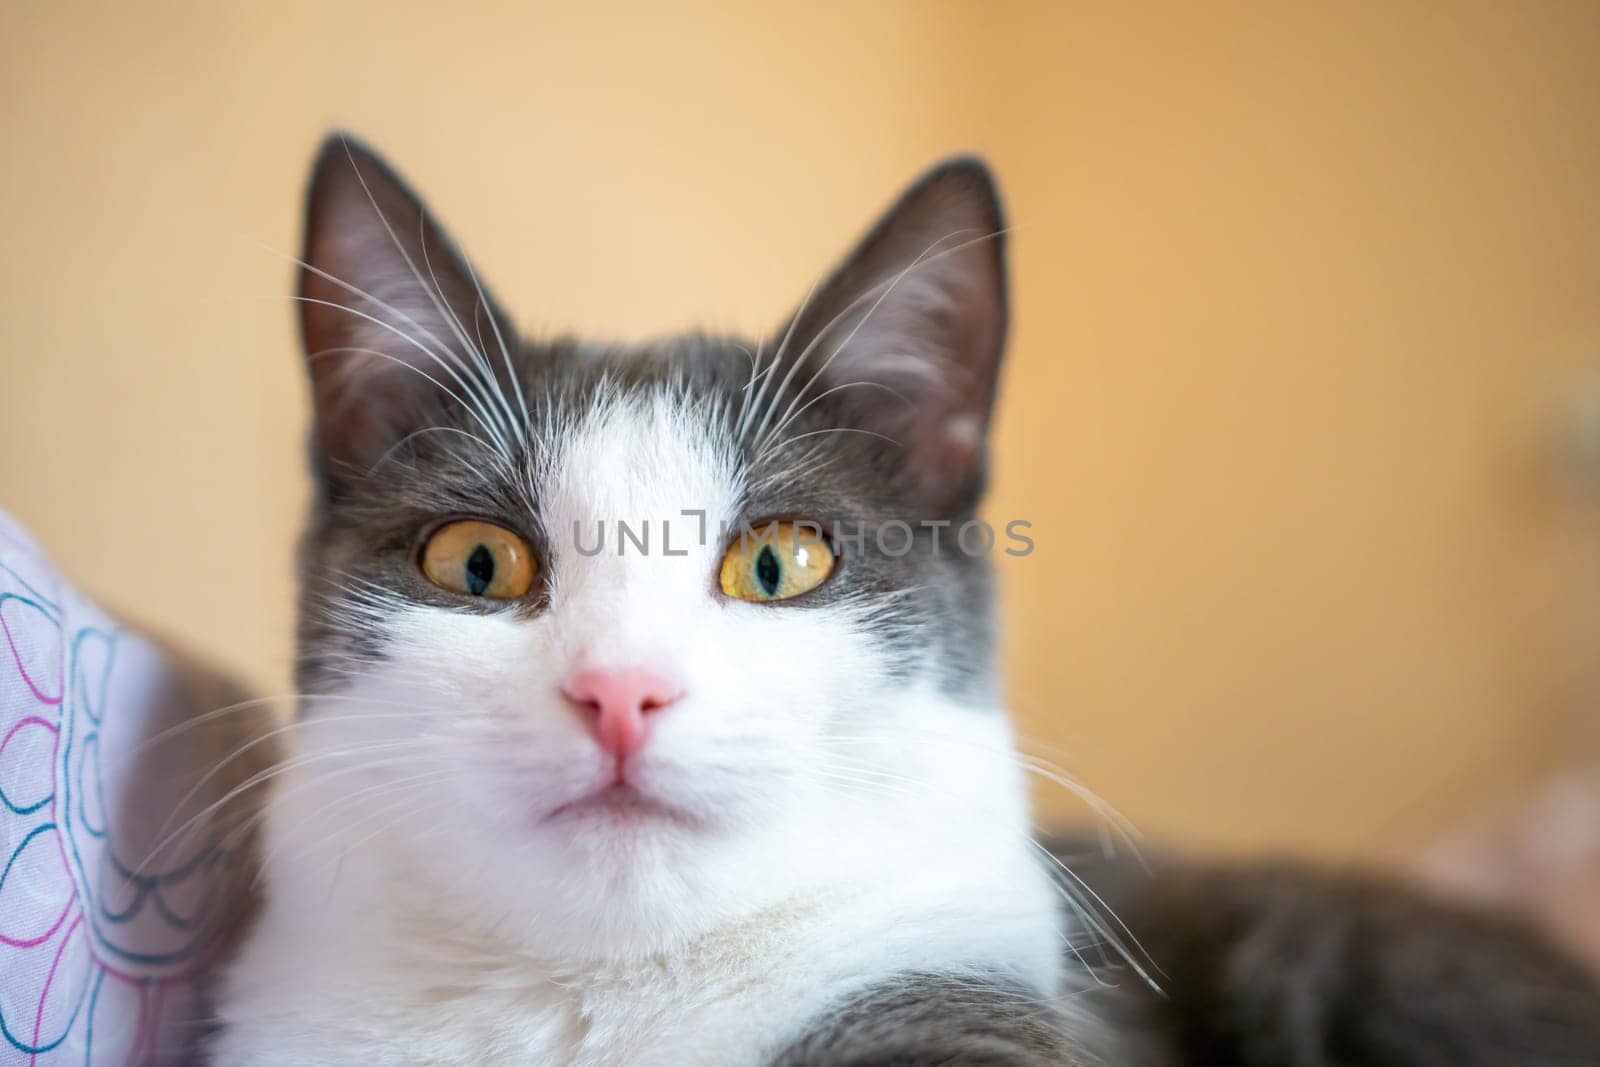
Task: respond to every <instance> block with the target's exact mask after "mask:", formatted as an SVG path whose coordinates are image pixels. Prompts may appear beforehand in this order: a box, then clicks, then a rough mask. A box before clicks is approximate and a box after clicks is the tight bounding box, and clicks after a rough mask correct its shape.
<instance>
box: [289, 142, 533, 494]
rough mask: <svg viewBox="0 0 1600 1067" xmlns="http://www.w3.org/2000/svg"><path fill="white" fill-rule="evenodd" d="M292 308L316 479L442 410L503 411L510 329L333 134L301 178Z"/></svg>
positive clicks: (399, 192) (386, 178)
mask: <svg viewBox="0 0 1600 1067" xmlns="http://www.w3.org/2000/svg"><path fill="white" fill-rule="evenodd" d="M299 306H300V326H301V336H302V339H303V341H304V344H305V352H306V360H307V364H308V367H309V370H310V373H311V381H312V392H313V396H314V400H315V408H316V443H317V446H318V450H317V451H318V455H317V457H316V459H317V466H318V467H319V469H320V470H321V471H322V472H323V473H324V475H328V476H337V475H338V473H339V472H341V471H349V470H357V471H360V470H365V469H367V468H368V467H370V466H371V465H372V464H374V463H376V462H377V461H378V460H379V459H380V458H381V457H382V456H383V455H384V454H385V453H386V452H387V451H388V450H389V449H391V448H392V447H393V446H394V445H395V444H396V443H397V442H399V441H401V440H402V439H403V438H404V437H405V436H406V435H407V434H410V433H413V432H415V431H416V430H418V429H421V428H423V427H424V426H426V425H428V424H429V422H430V419H431V418H432V417H433V415H434V414H435V413H437V412H439V411H440V410H441V409H443V408H445V407H450V406H455V407H462V408H465V409H468V410H472V409H476V414H474V415H472V416H470V417H472V418H477V419H479V420H480V421H494V419H495V416H497V415H500V414H504V413H503V412H500V411H498V410H496V408H495V406H494V402H495V401H496V400H497V399H503V397H504V395H505V394H504V392H498V391H497V390H498V389H499V388H501V387H502V385H503V383H502V382H501V380H500V379H501V376H502V374H508V373H509V370H507V369H506V366H505V364H506V359H507V357H506V356H505V352H506V348H505V345H507V344H509V343H511V338H512V326H511V322H510V320H509V319H508V318H507V317H506V316H505V315H504V314H503V313H502V312H501V311H500V310H499V309H498V308H497V307H496V305H495V304H494V302H493V300H492V299H491V298H490V296H489V294H488V290H487V289H486V288H485V287H484V286H483V285H481V284H480V282H479V280H478V279H477V277H476V276H475V275H474V273H473V271H472V268H471V267H470V266H469V265H468V264H467V261H466V260H465V259H464V258H463V257H462V256H461V255H460V253H458V252H457V251H456V248H455V245H454V244H452V243H451V241H450V238H449V237H448V236H447V235H446V234H445V232H444V230H443V228H442V227H440V225H439V224H438V222H437V221H436V220H435V219H434V218H433V216H432V214H431V213H430V212H429V211H428V209H427V208H426V207H425V206H424V205H423V203H422V201H421V200H420V199H419V198H418V197H417V196H416V194H414V193H413V192H412V191H411V190H410V189H409V188H407V186H406V184H405V182H403V181H402V180H401V179H400V178H399V176H397V175H396V174H395V173H394V171H392V170H390V169H389V167H388V166H387V165H386V164H385V163H384V162H383V161H382V160H381V159H380V158H379V157H378V156H377V155H376V154H374V153H373V152H372V151H371V150H369V149H367V148H366V147H365V146H363V145H361V144H360V143H358V142H356V141H355V140H353V139H351V138H349V137H347V136H344V135H341V134H335V135H333V136H331V137H329V138H328V140H327V141H326V142H324V144H323V146H322V150H321V152H320V153H319V154H318V156H317V161H316V165H315V167H314V168H313V170H312V173H311V184H310V189H309V191H308V194H307V199H306V231H305V251H304V253H303V255H302V263H301V271H300V301H299ZM476 428H477V427H475V429H476Z"/></svg>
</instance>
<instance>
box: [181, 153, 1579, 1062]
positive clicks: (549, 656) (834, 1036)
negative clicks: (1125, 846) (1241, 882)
mask: <svg viewBox="0 0 1600 1067" xmlns="http://www.w3.org/2000/svg"><path fill="white" fill-rule="evenodd" d="M310 204H311V211H310V218H309V226H308V240H307V253H306V266H305V270H304V273H303V274H302V301H303V305H302V306H303V308H304V312H303V324H304V328H305V335H306V344H307V349H308V353H309V354H310V369H311V373H312V380H313V384H314V393H315V398H316V407H317V419H316V434H315V446H314V449H313V457H314V467H315V469H316V472H317V475H318V495H317V502H316V506H315V509H314V514H313V519H312V523H311V526H310V528H309V530H308V532H307V535H306V538H305V541H304V543H303V567H304V589H303V591H304V597H303V607H302V615H301V624H300V656H299V664H298V674H299V681H300V687H301V689H302V690H303V691H304V692H305V693H306V694H308V695H307V696H306V697H304V698H303V702H302V707H301V709H300V717H299V719H298V721H297V723H296V725H295V728H294V729H293V730H292V731H291V740H292V746H291V748H292V752H291V755H290V757H289V759H288V762H287V763H286V764H285V769H284V771H283V773H282V774H281V775H280V776H279V777H278V779H277V781H276V782H275V783H274V797H273V800H272V801H271V803H270V807H269V813H268V816H267V819H266V823H265V844H264V880H265V884H266V899H265V905H264V908H263V910H262V912H261V914H260V916H259V919H258V921H257V923H256V925H255V927H254V928H253V930H252V931H251V933H250V937H249V941H248V944H247V945H246V946H245V948H244V950H243V952H242V954H241V956H240V957H239V959H238V960H237V961H236V962H235V963H234V965H233V966H232V967H231V969H230V971H229V973H228V975H227V979H226V983H225V986H224V989H223V991H222V995H221V998H220V1003H219V1017H220V1022H221V1028H220V1031H219V1033H218V1035H217V1039H216V1042H215V1043H214V1046H213V1054H214V1057H215V1059H216V1061H217V1062H219V1063H229V1064H231V1063H250V1062H278V1063H306V1062H350V1063H373V1062H390V1063H398V1062H436V1063H437V1062H528V1063H552V1064H593V1065H601V1064H607V1065H609V1064H627V1063H639V1064H644V1063H649V1064H680V1063H684V1064H691V1063H707V1064H740V1063H763V1062H774V1061H775V1062H779V1063H783V1064H786V1065H796V1067H798V1065H804V1064H831V1063H860V1064H869V1063H884V1064H887V1063H904V1064H918V1063H937V1062H949V1063H997V1064H998V1063H1072V1062H1084V1063H1089V1062H1116V1063H1126V1062H1133V1061H1132V1060H1131V1059H1128V1058H1127V1057H1128V1056H1132V1055H1134V1054H1135V1053H1134V1052H1132V1051H1131V1049H1132V1046H1129V1049H1130V1051H1128V1052H1127V1053H1119V1052H1115V1051H1112V1049H1113V1044H1112V1042H1113V1041H1115V1040H1117V1036H1118V1035H1116V1034H1114V1033H1112V1028H1110V1027H1102V1026H1099V1025H1097V1024H1096V1023H1095V1021H1094V1019H1095V1018H1096V1017H1097V1016H1103V1017H1104V1018H1105V1019H1107V1020H1109V1021H1115V1020H1118V1019H1121V1018H1123V1016H1122V1015H1121V1014H1120V1009H1119V1007H1118V1005H1117V1004H1116V1003H1115V1001H1116V1000H1118V999H1119V998H1118V996H1117V995H1115V993H1114V991H1113V990H1112V989H1111V987H1109V986H1106V985H1097V984H1096V981H1097V980H1096V979H1095V978H1094V977H1093V976H1091V975H1089V974H1088V973H1087V969H1086V966H1085V965H1084V963H1083V960H1084V958H1085V957H1084V956H1083V955H1081V954H1079V953H1077V952H1075V951H1074V950H1075V949H1080V948H1081V949H1084V950H1085V951H1090V950H1100V949H1104V948H1105V946H1104V945H1103V944H1101V942H1103V940H1104V935H1105V934H1106V933H1107V932H1108V930H1109V928H1108V927H1099V928H1096V927H1095V924H1094V923H1093V921H1092V920H1091V921H1090V922H1089V923H1088V924H1087V925H1081V924H1080V923H1079V921H1078V919H1079V915H1080V913H1079V912H1077V911H1075V910H1070V909H1068V908H1066V907H1064V906H1063V899H1064V898H1063V895H1062V893H1061V888H1060V887H1058V886H1057V885H1056V884H1055V882H1054V881H1053V879H1052V872H1051V869H1050V864H1049V862H1047V857H1046V856H1045V855H1044V854H1043V852H1042V850H1041V849H1040V848H1039V847H1038V846H1036V845H1035V844H1034V842H1033V841H1032V839H1031V837H1030V832H1031V827H1030V824H1029V817H1028V808H1027V803H1026V799H1025V788H1024V781H1023V773H1022V767H1021V765H1020V764H1019V761H1018V760H1017V759H1016V757H1015V754H1014V751H1013V747H1012V739H1011V734H1010V729H1009V726H1008V725H1007V721H1006V717H1005V714H1004V712H1003V710H1002V709H1001V708H1000V707H999V705H998V702H997V694H998V692H999V685H998V681H997V678H996V675H995V671H994V663H993V659H994V648H993V645H994V640H993V630H994V620H993V603H992V593H991V584H992V580H991V569H990V564H989V561H988V559H987V558H985V552H986V551H987V550H985V551H972V550H971V549H972V548H973V547H974V546H978V547H981V546H982V544H983V539H982V537H981V536H979V537H968V538H967V539H966V540H965V541H964V542H959V543H958V538H957V535H958V533H959V532H961V531H968V532H971V531H973V530H977V527H975V526H974V525H973V514H974V509H975V508H976V506H977V503H978V501H979V499H980V497H981V493H982V487H983V481H984V467H985V454H986V450H985V443H984V442H985V437H986V432H987V425H988V418H989V412H990V409H991V405H992V400H993V396H994V391H995V385H996V380H997V376H998V369H999V361H1000V354H1001V350H1002V347H1003V341H1004V334H1005V321H1006V296H1005V276H1004V265H1003V264H1004V261H1003V255H1002V226H1001V221H1000V213H999V208H998V203H997V201H996V198H995V194H994V190H993V187H992V184H991V182H990V180H989V178H988V176H987V172H986V171H984V170H983V168H982V167H981V165H979V164H976V163H974V162H971V161H956V162H954V163H952V164H947V165H946V166H944V167H942V168H940V169H937V170H935V171H933V172H930V174H929V175H928V176H927V177H925V178H924V179H923V181H922V182H921V183H919V184H918V185H917V186H915V187H914V188H913V189H912V190H911V191H910V192H908V193H907V194H906V196H905V197H904V198H903V199H902V200H901V202H900V203H899V204H897V205H896V206H895V208H894V209H893V210H892V211H891V212H890V213H889V215H888V216H886V218H885V219H884V221H883V222H881V223H880V224H879V226H878V227H877V228H876V229H875V230H874V231H872V232H871V233H870V234H868V236H867V237H866V238H865V239H864V240H863V242H862V243H861V245H860V246H859V247H858V248H857V249H856V251H855V252H854V253H853V254H852V255H851V256H850V257H849V259H847V261H846V263H845V265H844V266H843V267H841V268H840V269H839V270H838V271H837V272H835V274H833V275H832V276H831V277H830V278H828V279H827V280H826V281H825V282H824V283H822V284H821V285H820V286H819V287H818V289H817V290H816V291H815V292H814V293H813V294H812V295H811V296H810V297H808V299H807V300H806V301H805V302H804V303H803V304H802V305H801V308H800V310H799V312H797V313H796V315H795V316H794V317H793V318H792V319H791V320H790V321H789V322H788V323H786V324H785V326H784V327H782V328H781V329H779V330H778V331H776V332H775V334H774V335H773V336H772V337H771V338H770V339H768V340H766V341H764V342H762V343H745V342H738V341H735V340H726V339H717V338H705V337H689V338H683V339H678V340H674V341H669V342H663V343H659V344H654V345H647V346H642V347H638V348H624V347H613V348H606V347H599V346H588V345H583V344H579V343H569V342H560V343H555V344H548V345H544V344H533V343H524V342H522V341H520V340H519V339H517V338H516V337H515V335H514V331H513V330H512V329H511V326H510V322H509V319H508V318H507V317H506V316H505V315H504V313H503V312H501V311H500V310H499V309H498V307H497V306H496V305H495V304H494V303H493V301H492V300H490V299H489V298H488V296H487V295H486V293H485V292H484V290H483V289H482V287H481V286H480V285H479V283H478V279H477V278H476V276H475V275H473V273H472V271H471V269H470V268H469V267H467V265H466V263H465V261H464V260H462V259H461V258H460V257H459V256H458V255H457V254H456V253H455V252H454V251H453V249H452V248H451V246H450V245H449V244H448V242H447V241H446V240H445V239H444V237H443V235H442V233H441V232H440V231H439V230H438V229H437V228H436V224H435V223H434V222H433V220H432V219H431V218H430V217H429V216H428V215H427V214H426V213H425V211H424V210H423V209H422V207H421V205H420V203H419V202H418V201H417V200H416V199H415V198H414V197H413V196H412V195H411V194H410V193H409V192H408V191H407V190H406V189H405V187H404V186H403V185H402V184H401V183H400V182H399V181H398V180H397V179H396V178H395V177H394V176H393V175H392V174H390V173H389V172H388V171H387V170H385V169H384V168H383V167H382V165H381V164H380V163H378V162H377V161H376V160H375V159H374V158H373V157H372V156H371V155H370V154H368V153H366V152H365V151H364V150H361V149H358V148H353V147H351V146H349V145H348V144H347V143H346V142H344V141H342V140H336V141H332V142H330V144H329V146H328V147H327V149H325V151H324V154H323V157H322V159H321V161H320V162H319V165H318V169H317V173H316V176H315V178H314V180H313V185H312V191H311V199H310ZM769 521H771V522H778V523H787V524H789V527H792V528H794V529H791V530H790V532H791V533H794V532H795V529H798V527H799V526H802V525H804V524H806V523H815V524H816V526H817V528H818V529H820V530H821V531H824V532H825V534H826V537H825V540H824V541H823V542H821V544H820V547H819V543H818V542H815V541H813V542H812V543H811V544H810V545H809V546H802V545H800V544H799V542H798V540H796V541H795V542H794V543H791V544H790V545H789V547H788V548H787V549H786V550H782V551H779V552H777V553H776V554H774V553H773V551H772V550H773V549H774V548H775V547H777V543H776V542H773V543H770V544H767V545H766V546H765V547H762V545H761V543H760V542H759V540H758V541H757V542H756V543H755V545H754V546H753V547H752V546H750V545H747V544H746V539H745V537H744V536H742V535H741V534H740V531H741V530H748V529H749V528H751V527H752V526H756V527H759V526H760V525H761V524H763V523H766V522H769ZM902 531H903V532H902ZM886 533H887V537H886ZM978 533H979V534H981V530H980V531H978ZM797 536H798V535H797V534H796V537H797ZM597 538H598V546H597ZM941 539H942V540H941ZM993 549H994V545H993V539H992V536H991V539H990V541H989V550H993ZM1129 941H1130V943H1131V941H1132V939H1131V938H1130V939H1129ZM1113 955H1114V954H1113ZM1120 981H1122V982H1123V983H1126V984H1125V985H1124V986H1123V987H1122V988H1123V989H1124V991H1125V993H1127V995H1128V997H1129V998H1130V999H1129V1001H1128V1002H1129V1004H1134V1003H1141V1002H1140V1001H1139V1000H1138V997H1137V990H1139V989H1142V988H1144V986H1143V985H1142V983H1141V982H1140V980H1139V979H1138V978H1137V977H1135V976H1134V975H1133V974H1132V972H1131V971H1125V972H1123V973H1122V974H1121V978H1120ZM1086 990H1087V991H1091V992H1088V993H1086ZM1141 1017H1143V1016H1141ZM1123 1025H1124V1029H1125V1031H1126V1030H1127V1028H1128V1026H1129V1024H1126V1023H1124V1024H1123ZM1132 1026H1133V1028H1134V1029H1139V1030H1140V1031H1141V1033H1140V1034H1139V1035H1136V1036H1140V1037H1143V1036H1147V1035H1146V1034H1145V1033H1144V1031H1143V1024H1142V1023H1139V1024H1132ZM1158 1044H1159V1043H1158ZM1152 1047H1155V1046H1152ZM1137 1054H1138V1055H1141V1056H1144V1055H1147V1054H1148V1055H1153V1056H1157V1057H1159V1056H1164V1055H1166V1052H1165V1051H1161V1050H1160V1049H1159V1048H1158V1049H1157V1051H1154V1052H1148V1053H1147V1052H1146V1051H1140V1052H1139V1053H1137ZM1151 1062H1157V1061H1156V1060H1152V1061H1151ZM1552 1062H1554V1061H1552Z"/></svg>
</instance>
